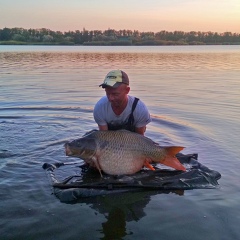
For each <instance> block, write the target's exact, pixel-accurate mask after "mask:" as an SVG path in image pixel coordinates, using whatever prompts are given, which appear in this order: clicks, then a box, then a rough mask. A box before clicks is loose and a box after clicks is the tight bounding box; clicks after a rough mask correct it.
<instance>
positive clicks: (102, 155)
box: [65, 130, 186, 175]
mask: <svg viewBox="0 0 240 240" xmlns="http://www.w3.org/2000/svg"><path fill="white" fill-rule="evenodd" d="M182 149H183V147H175V146H174V147H160V146H159V144H157V143H156V142H154V141H152V140H151V139H149V138H147V137H145V136H143V135H140V134H138V133H133V132H130V131H127V130H118V131H98V130H93V131H90V132H89V133H86V134H85V135H84V136H83V137H81V138H79V139H76V140H73V141H71V142H67V143H66V144H65V151H66V155H67V156H75V157H79V158H81V159H83V160H84V161H85V162H86V163H89V164H90V165H91V166H95V167H96V168H97V169H98V170H99V172H100V174H101V171H103V172H105V173H107V174H110V175H121V174H133V173H136V172H138V171H140V170H141V168H142V167H143V166H144V165H145V166H148V167H151V165H150V164H149V163H151V162H152V161H153V162H156V163H162V164H164V165H166V166H170V167H172V168H175V169H177V170H183V171H186V169H185V167H184V166H183V165H182V164H181V163H180V162H179V160H178V159H177V158H176V157H175V155H176V154H177V153H178V152H179V151H181V150H182Z"/></svg>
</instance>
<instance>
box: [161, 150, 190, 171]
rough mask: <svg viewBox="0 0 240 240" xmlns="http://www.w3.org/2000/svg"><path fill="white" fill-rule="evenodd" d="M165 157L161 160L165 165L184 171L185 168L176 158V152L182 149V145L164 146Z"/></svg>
mask: <svg viewBox="0 0 240 240" xmlns="http://www.w3.org/2000/svg"><path fill="white" fill-rule="evenodd" d="M164 149H165V151H166V153H167V154H166V158H165V159H164V160H163V161H162V162H161V163H163V164H164V165H166V166H169V167H172V168H175V169H177V170H182V171H186V168H185V167H184V166H183V165H182V164H181V163H180V162H179V160H178V159H177V158H176V156H175V155H176V154H177V153H179V152H180V151H182V150H183V149H184V147H165V148H164Z"/></svg>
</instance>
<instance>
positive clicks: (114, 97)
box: [105, 84, 130, 107]
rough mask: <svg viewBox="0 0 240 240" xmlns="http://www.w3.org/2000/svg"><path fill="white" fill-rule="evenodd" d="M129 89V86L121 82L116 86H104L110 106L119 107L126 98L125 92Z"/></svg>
mask: <svg viewBox="0 0 240 240" xmlns="http://www.w3.org/2000/svg"><path fill="white" fill-rule="evenodd" d="M129 91H130V87H129V86H128V85H126V84H121V85H120V86H119V87H117V88H113V87H106V88H105V92H106V95H107V98H108V100H109V102H111V104H112V106H114V107H120V106H121V105H122V104H123V103H124V102H125V101H126V99H127V94H128V93H129Z"/></svg>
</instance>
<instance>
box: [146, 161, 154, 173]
mask: <svg viewBox="0 0 240 240" xmlns="http://www.w3.org/2000/svg"><path fill="white" fill-rule="evenodd" d="M144 166H145V167H146V168H149V169H150V170H153V171H155V168H154V167H153V166H152V165H151V164H150V163H149V162H148V161H147V160H146V161H145V162H144Z"/></svg>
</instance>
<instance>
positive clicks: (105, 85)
mask: <svg viewBox="0 0 240 240" xmlns="http://www.w3.org/2000/svg"><path fill="white" fill-rule="evenodd" d="M121 84H122V83H120V82H116V83H115V84H114V85H113V86H111V85H108V84H106V83H102V84H100V85H99V87H102V88H106V87H112V88H117V87H119V86H120V85H121Z"/></svg>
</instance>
